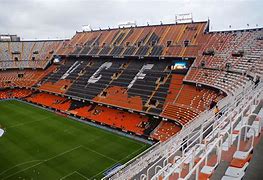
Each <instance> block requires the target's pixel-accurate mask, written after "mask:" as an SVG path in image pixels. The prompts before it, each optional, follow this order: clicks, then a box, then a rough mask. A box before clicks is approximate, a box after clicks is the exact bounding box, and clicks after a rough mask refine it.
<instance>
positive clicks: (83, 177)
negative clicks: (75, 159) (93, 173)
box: [75, 171, 89, 179]
mask: <svg viewBox="0 0 263 180" xmlns="http://www.w3.org/2000/svg"><path fill="white" fill-rule="evenodd" d="M75 172H76V173H77V174H78V175H80V176H81V177H83V178H85V179H89V178H87V177H86V176H84V175H83V174H81V173H80V172H78V171H75Z"/></svg>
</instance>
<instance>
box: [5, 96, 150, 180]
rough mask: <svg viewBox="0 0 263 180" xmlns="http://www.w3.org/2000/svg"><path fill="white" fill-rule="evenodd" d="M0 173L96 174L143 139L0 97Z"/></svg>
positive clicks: (29, 179) (28, 178)
mask: <svg viewBox="0 0 263 180" xmlns="http://www.w3.org/2000/svg"><path fill="white" fill-rule="evenodd" d="M0 124H1V125H2V126H3V127H4V128H5V129H6V133H5V134H4V136H3V137H2V138H0V179H9V180H14V179H17V180H19V179H20V180H33V179H34V180H53V179H54V180H55V179H64V180H69V179H71V180H78V179H80V180H82V179H100V178H102V177H103V172H104V171H105V170H107V169H109V168H110V167H112V166H114V165H115V164H117V163H121V164H124V163H125V162H127V161H128V160H129V159H131V158H132V157H134V156H136V155H137V154H139V153H140V152H142V151H144V150H145V149H147V148H148V147H149V145H146V144H143V143H141V142H138V141H135V140H132V139H129V138H126V137H123V136H119V135H116V134H113V133H110V132H107V131H105V130H101V129H99V128H95V127H92V126H89V125H86V124H83V123H80V122H77V121H74V120H71V119H68V118H64V117H62V116H59V115H56V114H55V113H51V112H48V111H46V110H43V109H40V108H36V107H34V106H31V105H28V104H25V103H21V102H18V101H4V102H3V101H2V102H0Z"/></svg>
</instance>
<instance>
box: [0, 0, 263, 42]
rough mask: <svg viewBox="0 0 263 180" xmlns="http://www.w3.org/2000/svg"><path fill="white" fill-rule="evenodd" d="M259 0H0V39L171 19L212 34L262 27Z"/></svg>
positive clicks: (262, 1)
mask: <svg viewBox="0 0 263 180" xmlns="http://www.w3.org/2000/svg"><path fill="white" fill-rule="evenodd" d="M262 7H263V0H159V1H158V0H0V34H7V33H8V34H17V35H19V36H20V37H22V38H24V39H35V38H37V39H48V38H52V39H53V38H70V37H72V36H73V35H74V34H75V32H76V31H81V30H82V26H83V25H88V24H90V25H91V27H92V28H93V29H97V28H99V27H101V28H107V27H108V26H109V27H117V26H118V24H120V23H124V22H128V21H136V23H137V25H145V24H146V23H147V22H149V24H159V23H160V21H163V23H173V22H174V19H175V14H182V13H192V14H193V18H194V21H202V20H207V19H208V17H209V18H210V21H211V25H210V29H212V30H224V29H228V27H229V25H231V26H232V29H238V28H247V24H249V27H256V24H257V25H258V27H262V26H263V13H262V12H263V10H262Z"/></svg>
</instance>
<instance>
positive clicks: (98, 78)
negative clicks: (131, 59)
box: [88, 62, 112, 83]
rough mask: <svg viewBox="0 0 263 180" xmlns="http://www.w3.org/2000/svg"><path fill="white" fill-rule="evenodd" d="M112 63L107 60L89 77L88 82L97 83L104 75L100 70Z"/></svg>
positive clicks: (107, 67)
mask: <svg viewBox="0 0 263 180" xmlns="http://www.w3.org/2000/svg"><path fill="white" fill-rule="evenodd" d="M111 65H112V62H105V63H103V64H102V65H101V66H100V67H99V69H98V70H97V71H96V72H95V73H94V74H93V75H92V76H91V77H90V78H89V80H88V83H96V82H97V81H98V80H100V78H101V77H102V75H101V74H100V72H101V71H102V70H103V69H106V70H107V69H109V68H110V67H111ZM99 74H100V75H99Z"/></svg>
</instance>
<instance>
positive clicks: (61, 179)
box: [60, 171, 76, 180]
mask: <svg viewBox="0 0 263 180" xmlns="http://www.w3.org/2000/svg"><path fill="white" fill-rule="evenodd" d="M75 172H76V171H74V172H71V173H69V174H67V175H66V176H63V177H62V178H60V180H63V179H65V178H67V177H69V176H71V175H72V174H74V173H75Z"/></svg>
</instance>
